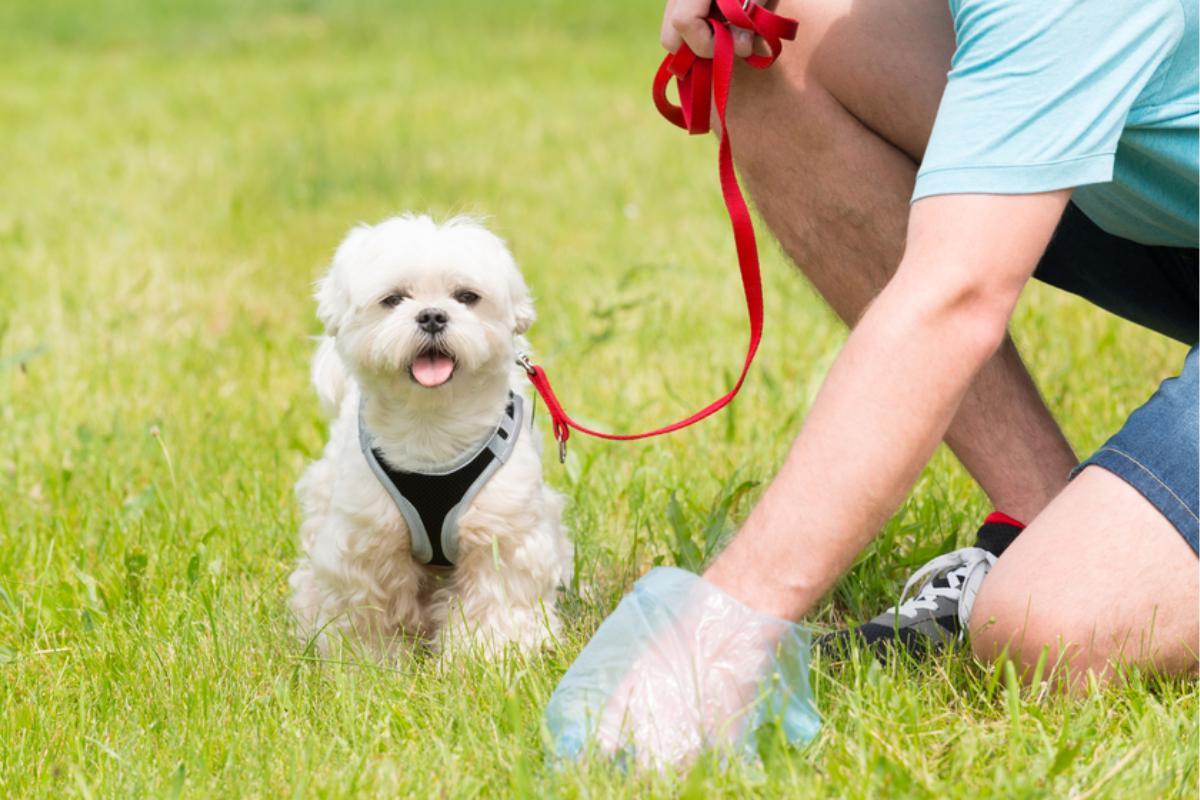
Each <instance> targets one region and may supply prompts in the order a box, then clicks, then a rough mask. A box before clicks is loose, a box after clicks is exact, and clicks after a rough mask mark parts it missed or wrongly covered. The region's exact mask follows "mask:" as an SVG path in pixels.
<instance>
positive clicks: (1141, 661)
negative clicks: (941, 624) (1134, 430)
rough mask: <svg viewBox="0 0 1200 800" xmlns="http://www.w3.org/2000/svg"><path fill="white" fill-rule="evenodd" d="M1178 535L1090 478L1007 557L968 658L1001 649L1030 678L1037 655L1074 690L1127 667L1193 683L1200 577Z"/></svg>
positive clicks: (1110, 484) (1075, 484) (1143, 505)
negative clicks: (1058, 669) (1065, 673)
mask: <svg viewBox="0 0 1200 800" xmlns="http://www.w3.org/2000/svg"><path fill="white" fill-rule="evenodd" d="M1196 563H1197V562H1196V555H1195V553H1193V552H1192V549H1191V548H1190V547H1188V545H1187V543H1186V542H1185V541H1184V540H1183V537H1182V536H1180V535H1179V532H1178V531H1176V530H1175V528H1174V527H1173V526H1172V525H1171V523H1170V522H1168V521H1167V519H1166V517H1164V516H1163V515H1162V514H1160V513H1159V512H1158V510H1157V509H1155V508H1154V506H1152V505H1150V503H1149V502H1148V501H1147V500H1146V499H1145V498H1144V497H1142V495H1141V494H1139V493H1138V491H1137V490H1136V489H1134V488H1133V487H1132V486H1130V485H1129V484H1127V483H1126V482H1125V481H1123V480H1121V479H1120V478H1118V477H1117V476H1116V475H1113V474H1112V473H1110V472H1107V471H1106V470H1104V469H1101V468H1100V467H1095V466H1090V467H1088V468H1087V469H1085V470H1084V471H1083V472H1081V473H1080V474H1079V476H1078V477H1077V478H1076V479H1075V480H1074V481H1072V482H1071V484H1070V485H1069V486H1068V487H1067V488H1066V489H1065V490H1064V491H1063V492H1062V494H1060V495H1059V496H1058V497H1057V498H1056V499H1055V500H1054V502H1052V503H1051V504H1050V505H1049V506H1048V507H1047V508H1046V510H1045V511H1043V512H1042V514H1041V515H1040V516H1038V517H1037V519H1035V520H1034V521H1033V523H1032V524H1031V525H1030V526H1029V528H1027V529H1026V530H1025V532H1024V533H1023V534H1022V535H1021V536H1019V537H1018V538H1017V540H1016V541H1015V542H1014V543H1013V544H1012V545H1011V546H1010V547H1009V549H1008V550H1006V551H1005V553H1004V555H1003V556H1001V557H1000V560H999V561H998V562H997V563H996V566H995V567H994V568H993V569H992V571H991V573H989V575H988V578H987V580H986V581H984V583H983V586H982V588H981V589H980V591H979V596H978V598H977V599H976V601H975V607H974V609H973V610H972V613H971V629H972V632H973V633H972V638H971V642H972V647H973V648H974V650H975V653H976V655H977V656H979V657H980V658H983V659H991V658H994V657H996V656H997V655H998V654H999V653H1001V652H1003V651H1004V650H1005V649H1006V648H1007V650H1008V653H1009V655H1010V656H1011V657H1013V658H1014V659H1016V660H1017V662H1018V663H1019V664H1020V665H1021V666H1022V667H1023V668H1024V671H1025V673H1026V678H1027V679H1028V675H1029V671H1030V669H1031V668H1032V667H1033V665H1034V664H1036V663H1037V660H1038V658H1039V656H1040V654H1041V652H1042V650H1043V648H1045V649H1047V650H1048V659H1049V663H1050V664H1052V665H1053V664H1055V663H1058V662H1060V660H1061V662H1062V663H1064V664H1066V665H1069V668H1070V669H1069V674H1070V678H1071V682H1072V683H1073V684H1075V685H1078V684H1079V683H1080V681H1081V680H1082V679H1083V678H1084V676H1085V675H1086V673H1087V672H1088V671H1089V670H1091V671H1093V672H1095V673H1096V674H1098V675H1099V676H1100V677H1101V678H1105V677H1109V676H1111V674H1112V666H1113V664H1114V663H1115V662H1123V663H1125V664H1129V665H1135V666H1138V667H1143V668H1150V669H1154V670H1157V671H1160V672H1165V673H1171V674H1184V673H1194V672H1195V671H1196V667H1197V653H1198V652H1200V573H1198V572H1197V568H1196Z"/></svg>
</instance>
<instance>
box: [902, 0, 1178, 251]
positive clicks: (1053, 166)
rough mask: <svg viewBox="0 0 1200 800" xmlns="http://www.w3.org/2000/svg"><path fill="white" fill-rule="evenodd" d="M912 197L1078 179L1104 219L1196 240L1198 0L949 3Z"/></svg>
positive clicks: (1146, 232)
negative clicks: (942, 59) (943, 76)
mask: <svg viewBox="0 0 1200 800" xmlns="http://www.w3.org/2000/svg"><path fill="white" fill-rule="evenodd" d="M950 12H951V14H952V15H953V17H954V32H955V38H956V40H957V48H956V49H955V53H954V59H953V61H952V62H951V65H950V74H949V80H948V83H947V85H946V92H945V94H944V95H943V96H942V103H941V106H940V107H939V109H938V114H937V121H936V122H935V123H934V126H933V133H932V134H931V136H930V139H929V145H928V147H927V148H926V151H925V159H924V161H923V162H922V164H921V169H920V172H919V173H918V174H917V184H916V189H915V190H914V192H913V200H918V199H920V198H922V197H927V196H929V195H937V194H959V193H965V194H972V193H974V194H981V193H985V194H1030V193H1034V192H1047V191H1052V190H1055V189H1066V188H1071V187H1077V188H1075V191H1074V194H1073V195H1072V197H1073V200H1074V202H1075V204H1076V205H1078V206H1079V207H1080V209H1082V210H1083V212H1084V213H1085V214H1087V216H1088V217H1089V218H1090V219H1091V220H1092V221H1093V222H1095V223H1096V224H1097V225H1098V226H1100V227H1101V228H1102V229H1104V230H1106V231H1108V232H1109V233H1111V234H1114V235H1116V236H1121V237H1124V238H1126V239H1132V240H1134V241H1137V242H1141V243H1143V244H1156V245H1174V246H1181V247H1196V245H1197V236H1198V230H1197V216H1198V211H1197V191H1198V186H1197V173H1198V171H1200V153H1198V149H1200V148H1198V145H1197V123H1198V120H1200V107H1198V103H1197V93H1198V91H1200V79H1198V77H1197V69H1198V65H1197V60H1198V59H1197V49H1198V42H1197V17H1198V16H1200V15H1198V14H1197V0H950Z"/></svg>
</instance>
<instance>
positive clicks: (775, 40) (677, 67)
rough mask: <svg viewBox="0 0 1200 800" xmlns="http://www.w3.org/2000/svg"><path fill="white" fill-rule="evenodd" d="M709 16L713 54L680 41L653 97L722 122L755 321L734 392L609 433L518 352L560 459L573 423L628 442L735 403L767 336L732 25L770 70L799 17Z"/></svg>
mask: <svg viewBox="0 0 1200 800" xmlns="http://www.w3.org/2000/svg"><path fill="white" fill-rule="evenodd" d="M707 21H708V24H709V27H711V28H712V32H713V57H712V58H711V59H709V58H701V57H699V56H697V55H696V54H695V53H694V52H692V50H691V48H689V47H688V46H687V45H686V44H683V45H680V47H679V50H678V51H676V52H674V53H671V54H668V55H667V56H666V57H665V58H664V59H663V60H662V63H661V64H660V65H659V67H658V71H657V72H656V73H655V75H654V84H653V87H652V91H651V97H652V98H653V99H654V105H655V107H656V108H657V109H658V112H659V113H660V114H661V115H662V116H663V117H664V118H665V119H666V120H667V121H668V122H670V123H671V124H672V125H675V126H676V127H679V128H682V129H684V130H686V131H687V132H688V133H689V134H692V135H697V134H702V133H708V132H709V131H710V130H711V129H712V117H713V112H714V111H715V116H716V118H717V122H718V123H719V130H720V136H721V139H720V143H719V146H718V150H717V174H718V177H719V180H720V185H721V196H722V198H723V199H724V201H725V209H726V211H727V212H728V213H729V222H730V226H731V227H732V229H733V240H734V245H735V248H736V250H737V259H738V270H739V272H740V273H741V278H742V293H743V295H744V297H745V301H746V315H747V317H748V318H749V328H750V333H749V341H748V343H747V347H746V358H745V361H744V362H743V363H742V371H741V373H740V374H739V375H738V378H737V381H735V382H734V385H733V387H732V388H730V389H729V391H727V392H726V393H725V394H724V395H722V396H721V397H719V398H717V399H716V400H714V401H713V402H711V403H709V404H708V405H707V406H705V407H704V408H702V409H700V410H699V411H697V412H695V413H694V414H691V415H690V416H688V417H685V418H684V419H681V420H679V421H677V422H673V423H671V424H670V425H665V426H663V427H661V428H655V429H653V430H649V431H644V432H642V433H605V432H603V431H597V430H593V429H591V428H588V427H586V426H584V425H580V424H579V423H578V422H576V421H575V420H573V419H571V417H570V416H569V415H568V414H567V412H566V409H564V408H563V406H562V403H561V402H559V399H558V397H557V395H555V393H554V389H553V388H551V386H550V379H549V377H548V376H547V375H546V371H545V370H544V369H543V368H542V367H540V366H538V365H536V364H534V363H533V362H532V361H530V360H529V357H528V356H526V355H525V354H520V355H518V356H517V363H518V364H520V366H521V367H522V368H523V369H524V370H525V374H526V375H527V376H528V377H529V381H530V383H532V384H533V387H534V389H536V390H537V393H538V394H539V395H541V397H542V400H543V401H544V402H545V404H546V409H547V411H548V413H549V414H550V420H551V425H552V429H553V432H554V438H555V440H557V442H558V457H559V461H560V462H565V461H566V459H567V440H568V439H569V438H570V437H571V429H572V428H574V429H575V430H577V431H579V432H580V433H584V434H587V435H589V436H595V437H597V438H600V439H610V440H617V441H629V440H631V439H646V438H649V437H651V436H661V435H662V434H665V433H671V432H672V431H677V430H679V429H680V428H686V427H688V426H689V425H693V424H695V423H697V422H699V421H700V420H702V419H704V418H705V417H708V416H711V415H712V414H715V413H716V412H717V411H720V410H721V409H722V408H724V407H725V406H727V405H729V403H730V402H731V401H732V400H733V398H734V397H735V396H736V395H737V393H738V392H739V391H740V390H741V388H742V384H743V383H744V382H745V380H746V375H747V373H749V371H750V365H751V363H753V361H754V356H755V354H756V353H757V352H758V345H759V343H760V342H761V341H762V331H763V301H762V276H761V273H760V269H759V263H758V246H757V243H756V241H755V238H754V225H753V223H752V221H751V218H750V209H749V208H748V207H747V205H746V199H745V197H743V195H742V190H741V187H740V186H739V185H738V180H737V173H736V172H735V170H734V168H733V145H732V143H731V142H730V140H729V130H728V129H727V127H726V124H725V111H726V106H727V104H728V102H729V88H730V84H731V83H732V79H733V63H734V52H733V33H732V32H731V30H730V28H731V26H732V27H736V28H741V29H744V30H747V31H750V32H751V33H752V34H753V35H754V36H757V37H759V38H761V39H762V40H763V41H764V42H765V43H766V45H767V49H768V51H769V54H760V53H754V54H752V55H749V56H746V57H744V58H743V59H742V60H743V61H745V62H746V63H747V64H749V65H750V66H751V67H754V68H755V69H766V68H767V67H769V66H771V65H772V64H774V63H775V60H776V59H778V58H779V54H780V53H781V52H783V42H784V41H785V40H787V41H790V40H792V39H795V38H796V29H797V22H796V20H794V19H789V18H788V17H784V16H781V15H779V14H776V13H774V12H772V11H770V10H768V9H766V8H764V7H763V6H760V5H758V4H757V3H755V2H753V0H715V2H714V8H713V9H712V10H711V11H710V13H709V16H708V20H707ZM672 80H674V81H675V86H676V91H677V92H678V95H679V104H678V105H676V104H675V103H672V102H671V101H670V99H669V98H668V97H667V88H668V87H669V86H670V84H671V81H672Z"/></svg>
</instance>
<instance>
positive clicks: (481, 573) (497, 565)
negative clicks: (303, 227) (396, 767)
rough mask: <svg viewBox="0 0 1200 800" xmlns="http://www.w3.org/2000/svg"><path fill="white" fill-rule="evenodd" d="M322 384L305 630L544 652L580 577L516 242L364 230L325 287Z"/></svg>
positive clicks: (341, 253)
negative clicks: (548, 461) (529, 342)
mask: <svg viewBox="0 0 1200 800" xmlns="http://www.w3.org/2000/svg"><path fill="white" fill-rule="evenodd" d="M316 299H317V316H318V317H319V318H320V319H321V322H322V323H324V325H325V331H326V336H325V337H324V338H323V339H322V340H321V343H320V346H319V347H318V349H317V354H316V357H315V359H314V361H313V367H312V378H313V383H314V384H315V386H316V389H317V393H318V395H319V396H320V398H321V402H322V404H323V405H324V406H325V407H326V409H327V410H328V411H329V413H330V415H331V416H332V418H333V420H332V425H331V429H330V438H329V443H328V444H327V445H326V446H325V451H324V453H323V455H322V457H321V459H320V460H319V461H316V462H314V463H313V464H311V465H310V466H309V467H308V469H307V470H306V471H305V473H304V475H303V477H301V478H300V481H299V482H298V483H297V485H296V494H297V496H298V498H299V500H300V505H301V513H302V515H303V522H302V524H301V527H300V545H301V547H302V549H303V551H304V553H303V556H302V557H301V559H300V563H299V566H298V567H297V569H296V571H295V572H294V573H293V574H292V576H291V579H290V581H289V583H290V584H291V587H292V591H293V596H292V610H293V612H294V613H295V616H296V619H297V622H298V633H299V635H301V636H302V637H303V638H304V639H305V640H306V641H310V640H314V639H315V641H316V644H317V646H318V647H320V648H321V649H322V650H324V649H325V647H326V645H327V640H328V637H329V636H330V634H331V633H334V632H341V633H346V634H352V635H354V636H355V637H356V638H357V639H358V640H360V641H363V642H365V643H367V644H368V645H369V646H370V647H372V648H373V649H374V650H375V651H376V652H377V653H379V654H381V655H384V654H388V653H392V652H394V651H395V650H396V648H397V647H398V646H399V645H401V644H403V643H404V642H414V641H422V640H432V641H433V642H434V643H435V644H436V645H438V646H440V647H442V648H443V649H444V648H446V647H456V646H457V647H462V646H473V645H481V646H482V647H483V648H484V649H485V651H486V652H488V653H492V654H494V653H496V652H497V651H498V650H500V649H501V648H502V647H503V646H504V645H505V644H506V643H510V642H511V643H513V644H515V645H517V646H518V647H519V648H521V649H522V650H532V649H535V648H537V647H538V646H540V645H541V644H542V643H543V642H545V641H546V640H547V638H548V637H550V636H551V635H553V634H555V633H557V631H558V629H559V622H558V617H557V615H556V614H555V610H554V604H555V595H556V588H557V586H558V585H559V584H560V583H564V582H566V581H568V580H569V578H570V572H571V562H572V549H571V544H570V543H569V542H568V541H567V538H566V536H565V534H564V532H563V528H562V521H561V516H562V506H563V502H562V498H561V496H560V495H559V494H558V493H556V492H554V491H553V490H551V489H550V488H548V487H547V486H546V485H545V484H544V483H543V482H542V470H541V462H540V456H539V452H540V446H539V442H538V437H537V436H535V435H534V432H533V431H532V430H531V420H530V413H529V410H528V402H527V401H526V400H525V399H524V398H523V397H522V393H521V390H522V388H523V386H524V384H525V380H524V375H523V373H522V371H521V369H520V368H519V367H518V366H517V364H516V361H515V359H516V356H517V353H518V352H519V351H520V350H523V348H524V346H525V345H524V339H523V338H522V337H521V334H523V333H524V332H525V331H526V329H528V328H529V325H530V324H531V323H532V322H533V319H534V313H533V305H532V302H531V300H530V297H529V290H528V289H527V288H526V286H525V282H524V280H523V279H522V277H521V273H520V272H519V271H518V269H517V267H516V264H514V263H513V259H512V256H511V255H510V254H509V252H508V249H507V248H506V247H505V245H504V243H503V242H502V241H501V240H500V239H499V238H497V237H496V236H495V235H494V234H492V233H490V232H489V231H487V230H486V229H484V228H483V227H481V226H480V225H479V224H477V223H475V222H473V221H472V220H469V219H464V218H457V219H453V220H450V221H449V222H446V223H444V224H437V223H435V222H434V221H433V220H431V219H430V218H429V217H425V216H402V217H395V218H393V219H389V220H387V221H385V222H382V223H380V224H378V225H374V226H366V225H363V226H359V227H357V228H355V229H354V230H352V231H351V232H350V234H349V235H348V236H347V237H346V239H345V241H344V242H342V244H341V246H340V247H339V248H338V250H337V253H336V254H335V255H334V259H333V265H332V266H331V267H330V269H329V273H328V275H326V277H325V278H324V279H322V280H321V281H320V283H319V284H318V289H317V294H316Z"/></svg>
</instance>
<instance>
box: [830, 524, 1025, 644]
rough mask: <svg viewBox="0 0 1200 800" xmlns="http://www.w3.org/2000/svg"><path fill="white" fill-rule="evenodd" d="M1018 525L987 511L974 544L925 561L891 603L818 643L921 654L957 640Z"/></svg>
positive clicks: (1018, 529)
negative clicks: (980, 592)
mask: <svg viewBox="0 0 1200 800" xmlns="http://www.w3.org/2000/svg"><path fill="white" fill-rule="evenodd" d="M1022 528H1023V526H1022V525H1021V524H1020V523H1019V522H1017V521H1016V520H1014V519H1012V518H1011V517H1009V516H1007V515H1005V514H1000V513H994V514H991V515H989V516H988V518H987V519H986V520H984V523H983V527H981V528H980V529H979V533H978V535H977V536H976V543H975V546H974V547H964V548H962V549H960V550H953V551H951V552H949V553H945V554H943V555H940V556H938V557H937V558H935V559H933V560H932V561H930V562H929V563H927V564H925V565H924V566H923V567H921V568H920V569H918V570H917V571H916V572H914V573H913V574H912V577H910V578H909V579H908V582H907V583H906V584H905V585H904V591H902V592H901V593H900V599H899V601H898V602H897V603H896V605H894V606H892V607H891V608H889V609H888V610H887V611H885V612H883V613H882V614H880V615H879V616H877V617H875V618H874V619H872V620H871V621H870V622H867V623H864V624H862V625H859V626H858V627H856V628H850V629H849V630H844V631H836V632H834V633H831V634H828V635H826V636H822V637H821V638H820V639H819V640H818V642H817V643H818V645H819V646H820V647H822V648H823V649H824V650H825V651H827V652H830V653H832V654H833V655H844V654H845V653H847V652H848V651H849V649H850V646H851V644H857V645H858V646H859V647H870V648H871V649H872V650H874V651H875V653H876V655H878V656H887V655H888V654H889V651H890V650H891V648H893V647H896V648H900V649H902V650H905V651H907V652H909V653H911V654H913V655H917V656H920V655H924V654H926V653H930V652H936V651H937V650H941V649H942V648H944V647H948V646H951V645H954V644H956V643H958V642H960V641H962V639H963V637H964V635H965V631H966V630H967V622H968V620H969V619H970V618H971V608H972V607H973V606H974V605H975V595H976V594H977V593H978V592H979V586H980V585H981V584H982V583H983V579H984V577H986V576H987V573H988V571H989V570H990V569H991V568H992V565H993V564H995V563H996V559H997V558H998V557H999V556H1000V554H1001V553H1003V552H1004V550H1005V548H1007V547H1008V546H1009V545H1010V544H1011V543H1012V541H1013V540H1014V539H1016V538H1017V534H1019V533H1020V532H1021V530H1022Z"/></svg>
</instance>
